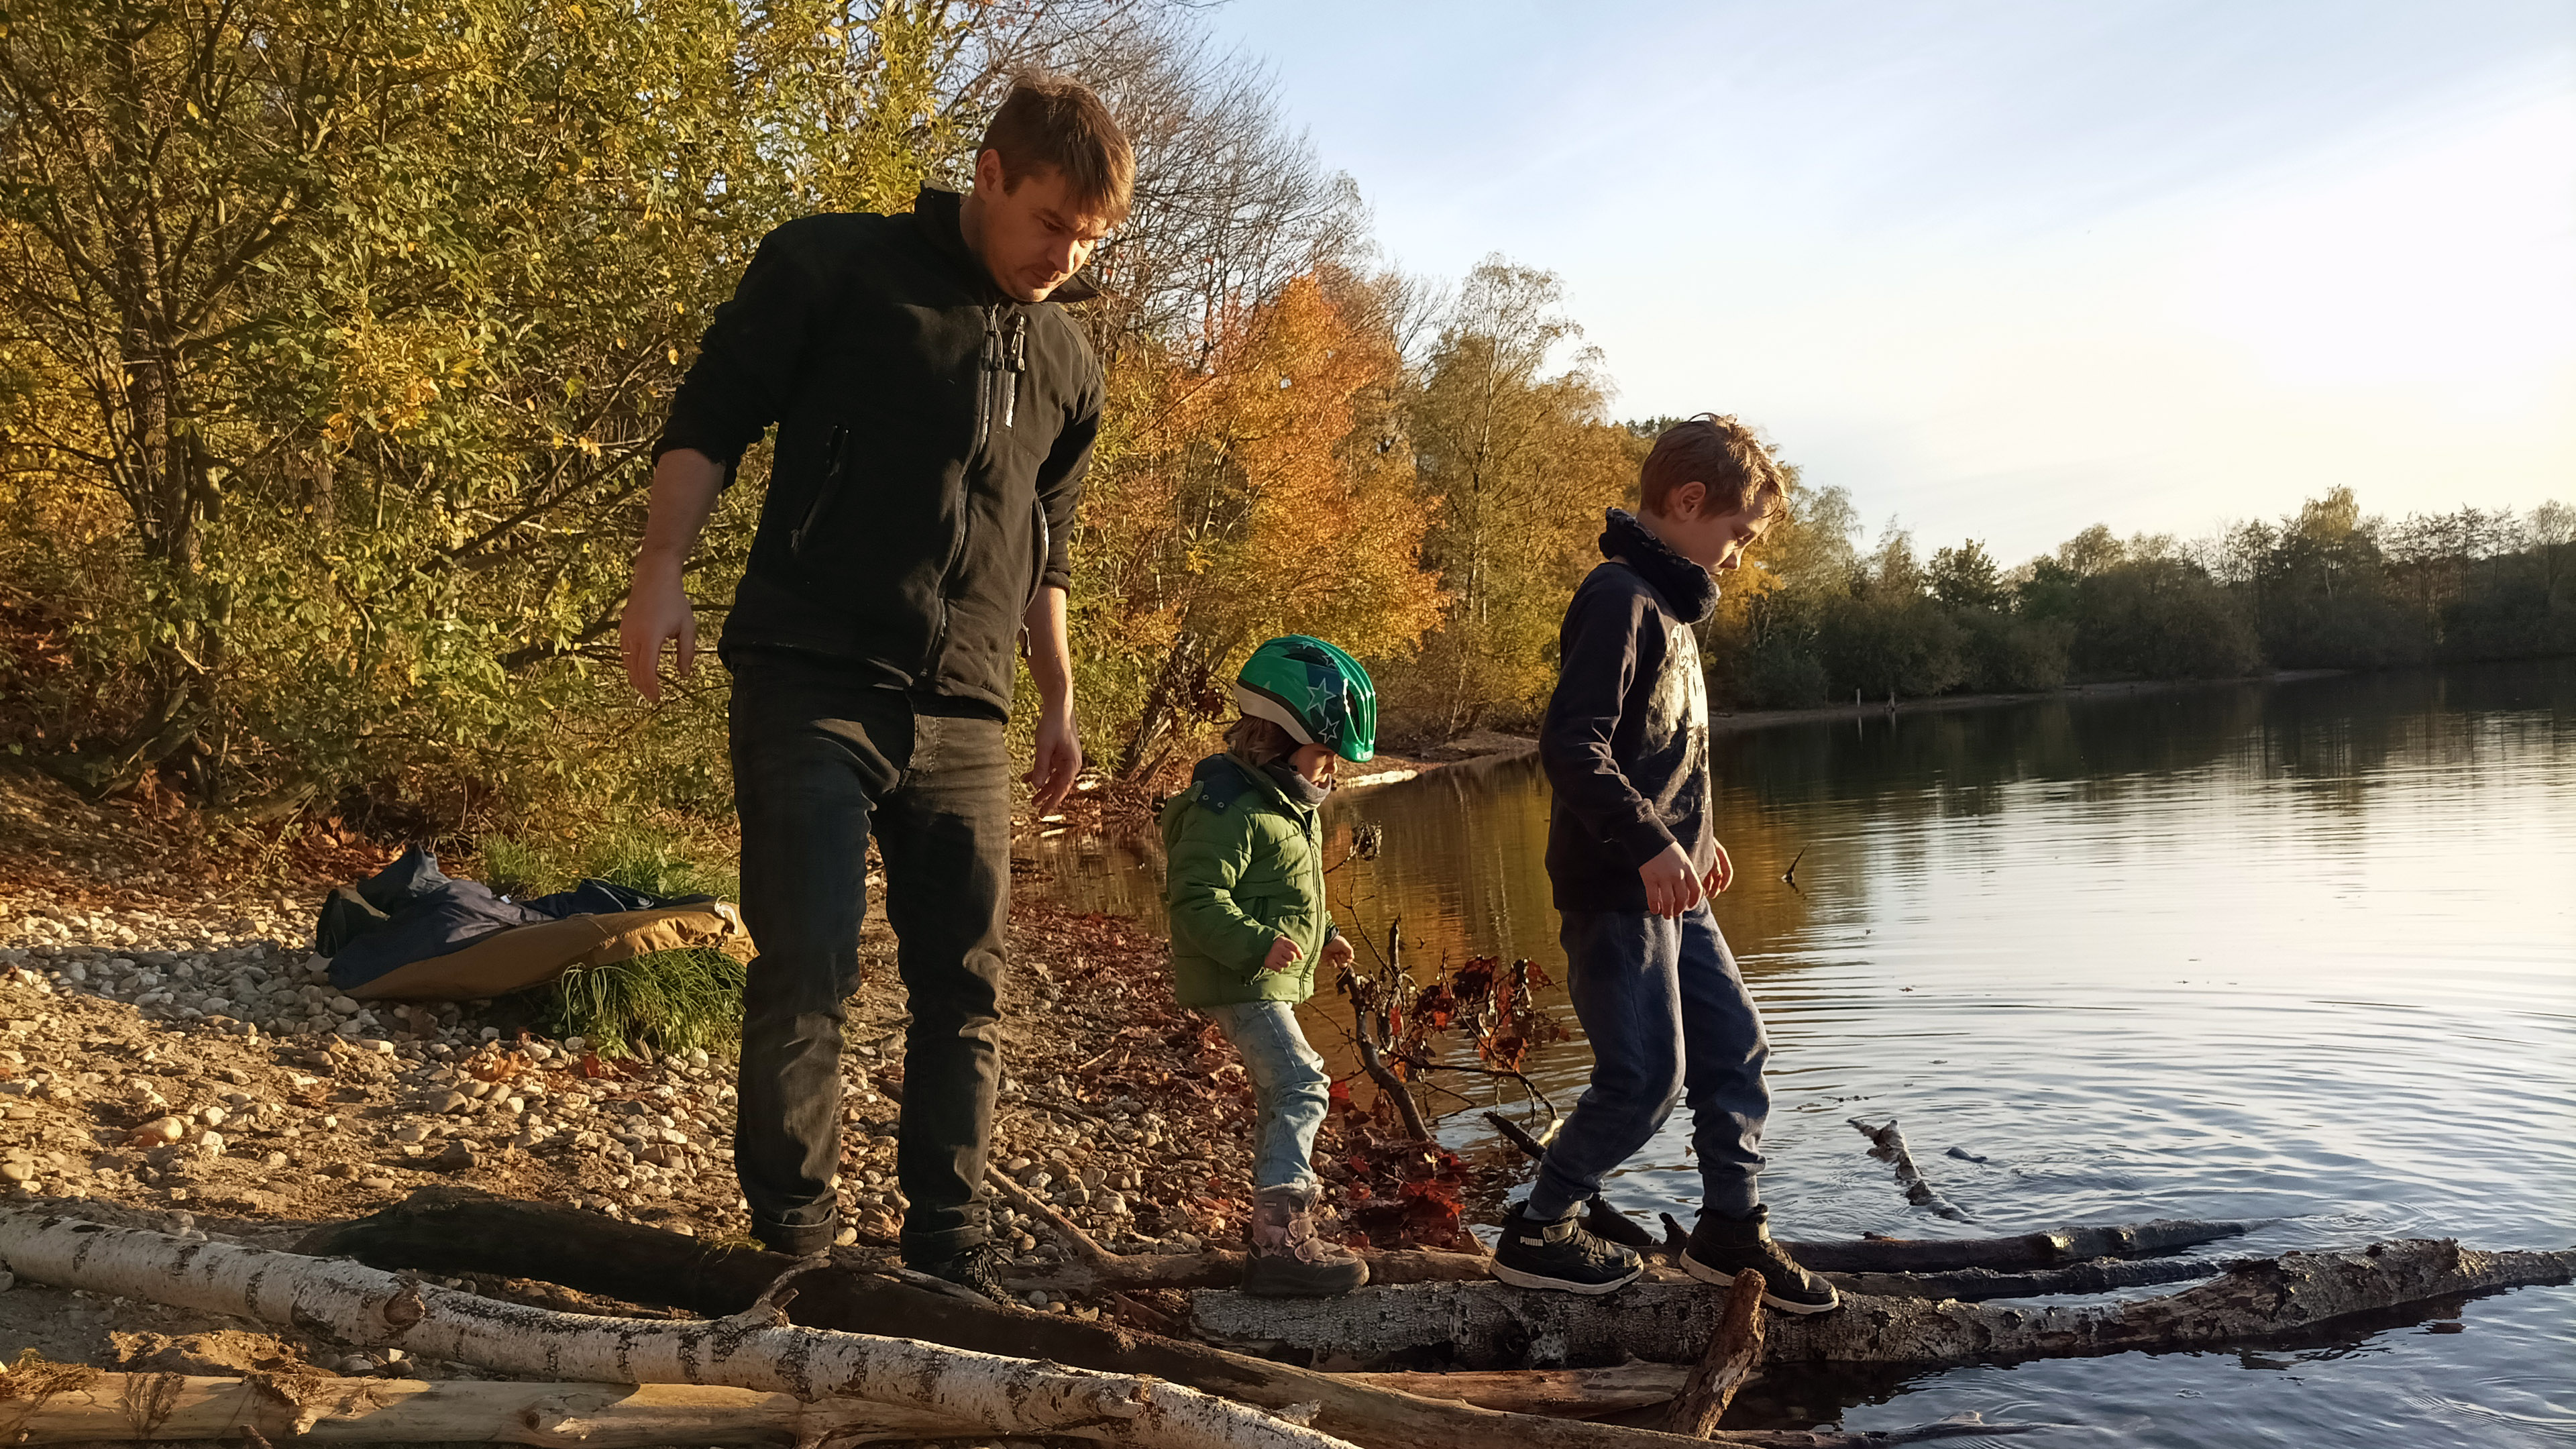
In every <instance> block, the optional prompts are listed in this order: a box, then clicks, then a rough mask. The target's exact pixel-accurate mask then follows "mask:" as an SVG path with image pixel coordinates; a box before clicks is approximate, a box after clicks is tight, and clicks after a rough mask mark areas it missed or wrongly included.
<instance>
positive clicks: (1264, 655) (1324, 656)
mask: <svg viewBox="0 0 2576 1449" xmlns="http://www.w3.org/2000/svg"><path fill="white" fill-rule="evenodd" d="M1234 702H1235V703H1236V704H1238V705H1240V706H1242V708H1243V712H1244V713H1245V714H1248V715H1253V716H1256V717H1258V718H1261V719H1266V720H1269V721H1270V722H1271V723H1273V724H1275V725H1278V726H1279V727H1280V728H1281V729H1284V730H1286V731H1287V732H1288V733H1289V735H1290V736H1291V737H1293V738H1294V739H1295V740H1296V741H1297V742H1298V743H1299V744H1301V745H1322V746H1324V747H1325V748H1327V749H1329V750H1331V751H1332V752H1333V753H1334V754H1337V755H1339V756H1341V757H1342V758H1343V759H1345V760H1348V761H1350V762H1351V763H1352V764H1355V765H1357V764H1365V763H1367V762H1368V761H1369V760H1370V759H1372V758H1374V757H1375V756H1376V754H1377V686H1376V685H1374V684H1371V683H1370V682H1369V677H1368V671H1367V670H1365V669H1362V668H1361V667H1360V662H1359V661H1358V660H1356V659H1353V658H1352V657H1351V656H1349V655H1348V654H1345V653H1343V652H1342V651H1341V650H1339V649H1336V648H1334V647H1333V646H1332V645H1330V644H1327V643H1325V642H1324V641H1323V640H1321V639H1314V638H1309V637H1308V636H1306V635H1304V634H1289V635H1284V636H1282V637H1280V638H1277V639H1273V640H1271V641H1270V642H1269V643H1267V644H1264V645H1262V646H1261V647H1260V648H1258V649H1255V650H1253V651H1252V657H1251V658H1250V659H1247V660H1245V661H1244V662H1243V672H1242V673H1241V674H1238V675H1236V676H1235V680H1234Z"/></svg>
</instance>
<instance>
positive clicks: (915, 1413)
mask: <svg viewBox="0 0 2576 1449" xmlns="http://www.w3.org/2000/svg"><path fill="white" fill-rule="evenodd" d="M31 1380H32V1381H31ZM245 1430H248V1431H250V1432H252V1433H256V1434H258V1435H259V1436H260V1437H261V1438H263V1439H266V1440H268V1441H270V1442H272V1443H275V1442H279V1441H283V1440H287V1439H300V1440H303V1441H304V1442H306V1443H312V1444H445V1443H472V1444H536V1445H545V1446H549V1449H560V1446H563V1445H567V1444H575V1443H577V1444H579V1445H581V1446H582V1449H651V1446H654V1445H663V1444H782V1445H783V1444H797V1443H813V1442H816V1441H818V1440H821V1439H824V1438H826V1437H828V1438H829V1439H830V1441H831V1442H832V1443H834V1444H867V1443H874V1442H878V1441H881V1440H888V1439H925V1438H948V1437H953V1436H959V1435H970V1434H976V1433H978V1432H979V1431H978V1429H977V1426H975V1425H974V1424H971V1423H967V1422H965V1421H963V1420H960V1419H955V1418H951V1417H948V1416H946V1415H942V1414H932V1413H925V1412H923V1411H921V1410H919V1409H908V1408H904V1407H902V1406H900V1405H896V1404H873V1403H868V1402H866V1401H864V1400H859V1399H817V1400H814V1401H811V1402H808V1401H806V1400H804V1399H800V1398H798V1397H796V1396H795V1395H794V1394H765V1393H761V1392H759V1391H757V1390H753V1389H730V1388H713V1387H708V1386H704V1385H698V1384H642V1385H636V1384H562V1383H554V1384H546V1383H538V1384H529V1383H477V1382H465V1381H459V1382H447V1383H426V1382H422V1381H420V1380H417V1379H372V1378H365V1379H344V1378H332V1377H327V1376H324V1375H320V1374H257V1375H253V1376H251V1377H249V1378H239V1379H228V1378H185V1377H182V1376H180V1375H178V1374H166V1373H162V1374H115V1373H101V1372H98V1371H96V1370H85V1369H82V1368H80V1367H78V1366H76V1365H69V1364H42V1365H34V1366H31V1367H25V1368H21V1369H19V1370H16V1371H14V1372H11V1373H8V1374H6V1375H5V1376H0V1440H6V1441H8V1442H11V1443H20V1444H63V1443H84V1442H87V1443H97V1442H113V1441H125V1440H139V1439H142V1440H152V1439H158V1440H167V1439H199V1440H216V1439H238V1438H241V1437H243V1436H244V1431H245Z"/></svg>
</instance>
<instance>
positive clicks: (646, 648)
mask: <svg viewBox="0 0 2576 1449" xmlns="http://www.w3.org/2000/svg"><path fill="white" fill-rule="evenodd" d="M724 477H725V470H724V465H723V464H721V463H718V462H717V461H716V460H715V459H713V458H710V457H708V456H707V455H706V454H704V453H701V452H699V451H698V450H697V449H695V448H673V449H671V450H670V451H669V452H666V453H664V454H663V455H662V457H661V460H660V461H659V462H656V463H655V464H654V465H653V503H652V507H651V508H650V509H649V510H648V511H647V513H646V515H645V520H644V543H643V546H642V547H640V548H638V549H636V550H635V584H634V586H633V587H632V588H630V589H628V590H627V591H626V613H625V614H624V615H623V616H622V617H620V618H619V619H618V621H617V650H618V653H619V654H621V655H623V656H624V658H625V661H626V682H627V683H629V684H632V685H634V686H635V692H636V693H637V694H640V695H642V696H644V697H645V698H646V699H660V698H661V697H662V646H663V645H665V644H668V643H670V642H671V641H673V640H675V639H676V640H678V641H679V644H680V675H681V677H682V678H684V679H685V678H687V677H688V673H689V671H690V670H691V669H693V668H695V667H696V665H697V662H698V616H697V615H696V614H694V613H692V612H690V610H689V591H688V589H687V588H685V587H684V586H683V585H682V584H681V582H680V574H681V569H682V567H683V566H684V565H685V564H687V562H688V559H689V549H690V548H691V546H693V545H694V544H696V543H697V541H698V530H700V529H702V528H704V527H706V526H707V515H708V514H710V513H713V512H715V507H716V494H717V493H718V492H719V491H721V490H722V489H723V487H724Z"/></svg>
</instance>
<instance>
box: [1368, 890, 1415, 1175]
mask: <svg viewBox="0 0 2576 1449" xmlns="http://www.w3.org/2000/svg"><path fill="white" fill-rule="evenodd" d="M1403 951H1404V923H1403V922H1402V921H1396V922H1393V923H1391V924H1390V925H1388V926H1387V928H1386V967H1387V973H1388V975H1390V976H1394V975H1395V974H1396V973H1397V972H1400V971H1401V970H1403V964H1402V963H1403V960H1404V957H1403ZM1399 979H1400V978H1399ZM1372 1015H1374V1016H1375V1017H1377V1019H1378V1020H1377V1026H1376V1028H1375V1029H1372V1028H1371V1027H1370V1025H1369V1018H1370V1017H1371V1016H1372ZM1351 1025H1352V1026H1353V1027H1355V1028H1357V1029H1358V1032H1359V1047H1360V1070H1361V1071H1363V1072H1366V1073H1368V1079H1369V1080H1370V1081H1372V1082H1375V1083H1377V1089H1378V1091H1380V1092H1382V1093H1385V1094H1386V1095H1388V1096H1390V1097H1392V1098H1394V1099H1395V1109H1396V1111H1397V1112H1399V1113H1401V1114H1402V1115H1403V1117H1404V1131H1405V1135H1406V1136H1408V1137H1411V1138H1412V1139H1413V1140H1414V1141H1416V1142H1428V1141H1430V1140H1431V1128H1430V1127H1429V1126H1428V1125H1426V1124H1425V1123H1424V1122H1423V1120H1422V1106H1421V1104H1420V1103H1418V1102H1416V1101H1414V1100H1413V1093H1412V1091H1411V1090H1410V1089H1408V1088H1407V1087H1406V1086H1405V1085H1404V1079H1403V1078H1401V1077H1399V1076H1397V1075H1396V1074H1395V1069H1394V1068H1392V1067H1389V1066H1388V1065H1387V1064H1386V1062H1385V1061H1384V1060H1383V1059H1382V1058H1381V1057H1380V1056H1379V1048H1378V1033H1379V1032H1380V1031H1383V1030H1385V1029H1386V1013H1385V1012H1383V1011H1379V1012H1372V1011H1370V1010H1369V1007H1368V1003H1367V1002H1366V1001H1364V1000H1362V999H1361V994H1360V993H1359V992H1357V991H1353V992H1352V993H1351Z"/></svg>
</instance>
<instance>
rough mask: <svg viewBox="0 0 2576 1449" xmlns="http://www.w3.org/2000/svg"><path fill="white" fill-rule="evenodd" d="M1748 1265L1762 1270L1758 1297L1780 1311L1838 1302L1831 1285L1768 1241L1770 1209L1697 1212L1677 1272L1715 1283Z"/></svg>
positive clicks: (1827, 1308)
mask: <svg viewBox="0 0 2576 1449" xmlns="http://www.w3.org/2000/svg"><path fill="white" fill-rule="evenodd" d="M1747 1268H1752V1269H1754V1270H1756V1271H1758V1272H1760V1273H1761V1274H1762V1301H1763V1302H1765V1303H1768V1304H1770V1305H1771V1306H1772V1307H1774V1308H1777V1309H1779V1310H1780V1311H1781V1312H1783V1313H1830V1312H1832V1311H1833V1310H1835V1309H1837V1308H1840V1307H1842V1306H1843V1299H1842V1295H1841V1294H1839V1293H1836V1292H1835V1291H1834V1285H1833V1284H1831V1283H1828V1282H1826V1281H1825V1280H1824V1279H1822V1278H1819V1277H1817V1276H1816V1275H1815V1274H1813V1273H1810V1272H1808V1271H1807V1270H1806V1269H1804V1268H1801V1267H1799V1266H1798V1262H1797V1260H1796V1259H1794V1258H1792V1257H1790V1256H1789V1255H1788V1254H1787V1253H1786V1252H1783V1251H1782V1250H1781V1248H1780V1245H1779V1244H1778V1243H1775V1242H1773V1241H1771V1209H1770V1208H1768V1207H1756V1208H1754V1209H1753V1211H1752V1212H1751V1213H1749V1214H1747V1215H1745V1216H1743V1217H1740V1218H1731V1217H1728V1216H1726V1215H1725V1214H1724V1213H1717V1212H1702V1213H1701V1214H1700V1215H1699V1225H1698V1226H1697V1227H1695V1228H1692V1229H1691V1235H1690V1246H1689V1247H1687V1248H1684V1249H1683V1250H1682V1271H1683V1272H1685V1273H1688V1274H1690V1275H1691V1276H1692V1277H1694V1278H1697V1279H1698V1280H1700V1281H1701V1282H1703V1283H1715V1284H1718V1285H1720V1286H1724V1285H1726V1284H1729V1283H1732V1282H1734V1281H1735V1275H1736V1274H1738V1273H1741V1272H1743V1271H1744V1270H1745V1269H1747Z"/></svg>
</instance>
